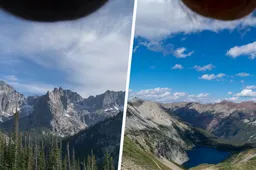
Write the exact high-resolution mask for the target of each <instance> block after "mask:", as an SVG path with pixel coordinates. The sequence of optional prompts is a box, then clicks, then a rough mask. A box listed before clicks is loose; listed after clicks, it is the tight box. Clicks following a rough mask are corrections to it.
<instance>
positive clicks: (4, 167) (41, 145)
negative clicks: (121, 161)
mask: <svg viewBox="0 0 256 170" xmlns="http://www.w3.org/2000/svg"><path fill="white" fill-rule="evenodd" d="M14 120H15V121H14V125H13V130H12V131H11V132H10V133H9V134H8V135H7V134H4V133H1V134H0V170H115V167H114V163H113V159H112V157H111V156H110V155H109V154H108V153H107V152H106V153H105V155H104V158H103V159H104V161H103V163H102V161H97V159H96V157H95V155H94V153H93V150H92V151H91V153H90V154H89V155H87V157H84V158H78V157H77V156H76V153H75V149H74V148H73V147H72V146H70V145H69V144H67V145H65V146H62V139H61V138H58V137H56V136H52V135H51V136H44V137H42V136H40V135H38V136H37V134H35V133H32V132H20V131H19V112H18V111H17V110H16V112H15V114H14Z"/></svg>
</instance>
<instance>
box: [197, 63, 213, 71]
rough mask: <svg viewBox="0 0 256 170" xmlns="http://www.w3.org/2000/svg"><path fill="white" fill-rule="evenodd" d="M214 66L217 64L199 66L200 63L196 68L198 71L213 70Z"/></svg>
mask: <svg viewBox="0 0 256 170" xmlns="http://www.w3.org/2000/svg"><path fill="white" fill-rule="evenodd" d="M213 68H215V66H214V65H212V64H207V65H204V66H198V65H195V66H194V69H196V70H197V71H211V70H212V69H213Z"/></svg>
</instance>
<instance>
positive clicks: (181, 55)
mask: <svg viewBox="0 0 256 170" xmlns="http://www.w3.org/2000/svg"><path fill="white" fill-rule="evenodd" d="M185 51H186V48H184V47H182V48H178V49H176V50H175V52H174V56H175V57H177V58H186V57H188V56H191V55H192V54H193V53H194V51H191V52H189V53H187V54H185Z"/></svg>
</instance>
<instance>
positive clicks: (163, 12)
mask: <svg viewBox="0 0 256 170" xmlns="http://www.w3.org/2000/svg"><path fill="white" fill-rule="evenodd" d="M255 24H256V18H255V17H253V16H252V15H250V16H248V17H246V18H244V19H241V20H237V21H229V22H227V21H219V20H212V19H208V18H204V17H201V16H199V15H197V14H194V13H192V12H191V11H190V10H189V9H187V8H186V7H185V6H184V5H183V4H182V1H180V0H139V1H138V5H137V20H136V35H139V36H142V37H144V38H147V39H149V40H161V39H164V38H166V37H167V36H168V35H171V34H174V33H181V32H183V33H193V32H198V31H203V30H210V31H215V32H217V31H220V30H223V29H227V30H233V29H234V28H237V27H241V28H244V27H245V26H252V25H255Z"/></svg>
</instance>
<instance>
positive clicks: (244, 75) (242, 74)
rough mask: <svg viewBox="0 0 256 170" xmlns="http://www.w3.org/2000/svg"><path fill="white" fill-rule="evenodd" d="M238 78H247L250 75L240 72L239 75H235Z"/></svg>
mask: <svg viewBox="0 0 256 170" xmlns="http://www.w3.org/2000/svg"><path fill="white" fill-rule="evenodd" d="M236 75H237V76H238V77H248V76H250V74H249V73H245V72H241V73H238V74H236Z"/></svg>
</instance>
